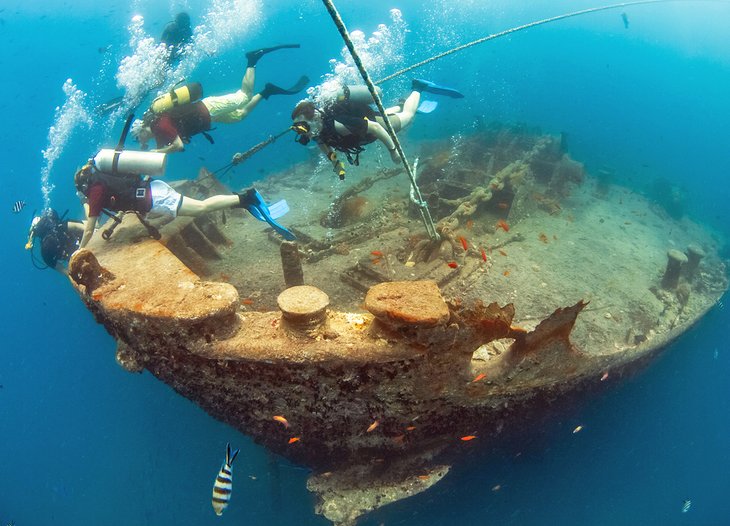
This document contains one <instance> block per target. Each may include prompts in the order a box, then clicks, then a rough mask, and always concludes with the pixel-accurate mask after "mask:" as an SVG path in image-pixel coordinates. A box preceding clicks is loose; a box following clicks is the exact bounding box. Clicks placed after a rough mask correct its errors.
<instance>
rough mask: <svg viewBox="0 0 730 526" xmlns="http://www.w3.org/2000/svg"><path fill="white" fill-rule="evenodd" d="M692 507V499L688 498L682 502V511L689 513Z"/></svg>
mask: <svg viewBox="0 0 730 526" xmlns="http://www.w3.org/2000/svg"><path fill="white" fill-rule="evenodd" d="M691 507H692V501H691V500H689V499H687V500H685V501H684V502H683V503H682V513H687V512H688V511H689V509H690V508H691Z"/></svg>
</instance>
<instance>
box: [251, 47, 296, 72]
mask: <svg viewBox="0 0 730 526" xmlns="http://www.w3.org/2000/svg"><path fill="white" fill-rule="evenodd" d="M298 47H301V46H300V45H299V44H281V45H279V46H273V47H262V48H260V49H254V50H253V51H249V52H248V53H246V59H247V60H248V67H249V68H252V67H254V66H256V63H257V62H258V61H259V60H260V59H261V57H263V56H264V55H266V54H267V53H271V52H272V51H277V50H279V49H287V48H298Z"/></svg>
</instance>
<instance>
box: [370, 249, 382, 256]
mask: <svg viewBox="0 0 730 526" xmlns="http://www.w3.org/2000/svg"><path fill="white" fill-rule="evenodd" d="M370 254H372V255H373V256H376V257H380V256H382V255H383V253H382V252H381V251H380V250H373V251H372V252H370Z"/></svg>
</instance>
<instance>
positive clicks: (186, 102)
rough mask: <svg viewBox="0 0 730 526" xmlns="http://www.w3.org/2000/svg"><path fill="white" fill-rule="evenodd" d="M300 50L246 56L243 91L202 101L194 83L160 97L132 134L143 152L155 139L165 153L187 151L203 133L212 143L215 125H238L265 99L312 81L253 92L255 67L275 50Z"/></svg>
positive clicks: (261, 51) (297, 89)
mask: <svg viewBox="0 0 730 526" xmlns="http://www.w3.org/2000/svg"><path fill="white" fill-rule="evenodd" d="M298 47H299V44H283V45H279V46H274V47H269V48H261V49H256V50H254V51H250V52H248V53H246V58H247V60H248V64H247V66H246V73H245V75H244V76H243V80H242V81H241V89H239V90H237V91H235V92H234V93H229V94H227V95H221V96H216V97H204V98H203V88H202V86H201V85H200V84H199V83H197V82H193V83H190V84H186V85H184V86H181V87H179V88H177V89H174V90H172V91H170V92H169V93H165V94H164V95H161V96H160V97H158V98H157V99H155V100H154V101H153V102H152V105H151V106H150V109H149V110H148V111H147V112H145V115H144V117H143V118H142V119H141V120H139V119H138V120H136V121H134V123H133V124H132V129H131V131H132V135H133V136H134V138H135V139H136V140H137V141H138V142H139V143H140V146H141V147H142V149H143V150H144V149H147V147H148V143H149V142H150V141H151V140H152V139H155V141H156V149H155V150H154V151H157V152H162V153H172V152H178V151H182V150H184V149H185V144H186V143H188V142H190V139H191V137H193V136H194V135H197V134H203V135H204V136H205V137H206V138H207V139H208V140H209V141H211V142H213V141H212V139H211V137H210V136H209V135H208V134H207V133H206V132H207V131H208V130H210V129H211V126H212V123H214V122H224V123H233V122H238V121H240V120H242V119H244V118H246V116H248V114H249V113H250V112H251V110H253V109H254V108H255V107H256V106H257V105H258V103H259V102H260V101H261V100H262V99H268V98H269V97H270V96H272V95H294V94H296V93H299V92H300V91H302V90H303V89H304V88H305V86H306V85H307V83H308V82H309V79H308V78H307V77H306V76H302V77H301V78H300V79H299V80H298V81H297V83H296V84H294V85H293V86H292V87H291V88H288V89H287V88H281V87H279V86H276V85H274V84H271V83H267V84H266V85H265V86H264V89H263V90H261V91H260V92H259V93H256V94H254V93H253V89H254V79H255V68H256V64H257V63H258V61H259V59H261V57H263V56H264V55H266V54H267V53H271V52H272V51H277V50H279V49H285V48H298Z"/></svg>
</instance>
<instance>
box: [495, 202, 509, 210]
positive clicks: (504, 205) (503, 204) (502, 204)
mask: <svg viewBox="0 0 730 526" xmlns="http://www.w3.org/2000/svg"><path fill="white" fill-rule="evenodd" d="M497 206H498V207H499V208H501V209H502V210H507V209H508V208H509V204H508V203H505V202H502V203H497Z"/></svg>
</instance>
